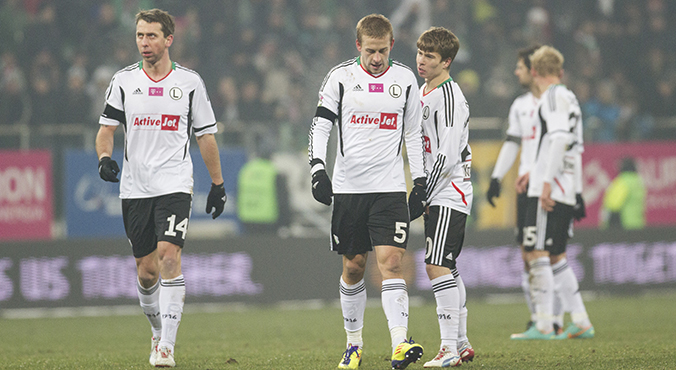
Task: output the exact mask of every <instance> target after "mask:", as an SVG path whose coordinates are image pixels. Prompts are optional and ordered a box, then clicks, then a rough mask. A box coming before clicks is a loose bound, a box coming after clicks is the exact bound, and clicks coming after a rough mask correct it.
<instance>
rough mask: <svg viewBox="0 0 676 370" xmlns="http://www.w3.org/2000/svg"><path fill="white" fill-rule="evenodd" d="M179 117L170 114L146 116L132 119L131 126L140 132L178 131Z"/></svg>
mask: <svg viewBox="0 0 676 370" xmlns="http://www.w3.org/2000/svg"><path fill="white" fill-rule="evenodd" d="M180 119H181V116H176V115H171V114H148V115H143V116H137V117H134V120H133V124H132V126H133V127H134V128H136V129H140V130H158V129H159V130H162V131H178V122H179V121H180Z"/></svg>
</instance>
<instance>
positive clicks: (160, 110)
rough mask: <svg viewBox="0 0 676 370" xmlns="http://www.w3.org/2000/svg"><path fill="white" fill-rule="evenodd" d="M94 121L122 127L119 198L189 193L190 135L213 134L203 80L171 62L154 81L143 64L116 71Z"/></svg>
mask: <svg viewBox="0 0 676 370" xmlns="http://www.w3.org/2000/svg"><path fill="white" fill-rule="evenodd" d="M99 124H102V125H111V126H118V125H120V124H122V125H123V127H124V133H125V143H124V163H123V166H122V175H121V176H120V198H150V197H155V196H159V195H164V194H171V193H179V192H180V193H190V194H192V187H193V178H192V174H193V170H192V160H191V158H190V136H191V134H192V132H193V131H194V132H195V135H197V136H201V135H204V134H211V133H216V132H217V128H216V119H215V117H214V112H213V110H212V108H211V103H210V102H209V97H208V95H207V91H206V87H205V86H204V82H203V81H202V79H201V78H200V76H199V75H198V74H197V72H195V71H192V70H190V69H187V68H185V67H182V66H180V65H178V64H176V63H173V64H172V69H171V72H169V74H168V75H167V76H166V77H165V78H163V79H161V80H159V81H153V80H152V79H150V77H148V75H147V74H146V73H145V71H144V70H143V68H142V62H139V63H135V64H133V65H131V66H129V67H127V68H124V69H122V70H120V71H118V72H117V73H116V74H115V75H114V76H113V78H112V80H111V81H110V86H108V90H107V91H106V107H105V109H104V112H103V114H102V115H101V118H100V119H99Z"/></svg>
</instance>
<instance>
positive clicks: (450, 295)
mask: <svg viewBox="0 0 676 370" xmlns="http://www.w3.org/2000/svg"><path fill="white" fill-rule="evenodd" d="M431 282H432V291H434V299H435V300H436V301H437V320H439V332H440V334H441V347H447V348H450V350H451V352H452V353H453V354H456V355H457V354H458V326H459V325H460V292H459V291H458V286H457V285H456V283H455V279H454V278H453V275H451V274H448V275H443V276H440V277H438V278H436V279H433V280H431Z"/></svg>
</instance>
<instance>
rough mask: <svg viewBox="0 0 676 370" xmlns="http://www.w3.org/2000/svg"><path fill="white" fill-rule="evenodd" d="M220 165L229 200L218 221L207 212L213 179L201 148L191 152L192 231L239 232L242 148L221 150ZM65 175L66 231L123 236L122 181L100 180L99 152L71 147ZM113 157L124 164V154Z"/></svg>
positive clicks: (70, 235)
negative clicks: (238, 193) (120, 195)
mask: <svg viewBox="0 0 676 370" xmlns="http://www.w3.org/2000/svg"><path fill="white" fill-rule="evenodd" d="M220 153H221V167H222V169H223V178H224V179H225V184H224V186H225V192H226V194H227V195H228V202H227V203H226V204H225V210H224V211H223V214H222V215H221V216H220V217H218V218H217V219H216V220H212V219H211V216H210V215H208V214H207V213H206V211H205V209H206V201H207V195H208V194H209V189H210V188H211V179H210V177H209V172H208V171H207V168H206V166H205V165H204V162H203V161H202V157H201V155H200V153H199V151H198V150H193V151H191V152H190V155H191V156H192V159H193V178H194V179H195V185H194V188H193V193H194V194H193V203H192V206H193V210H192V215H191V217H190V225H191V230H194V231H195V232H198V233H202V232H209V233H211V234H218V233H238V232H239V228H240V226H239V221H238V219H237V174H238V173H239V170H240V169H241V168H242V166H243V165H244V164H245V163H246V160H247V157H246V152H245V151H244V150H243V149H222V150H221V151H220ZM64 159H65V161H66V163H65V169H66V175H65V186H64V194H63V196H64V198H65V200H66V201H65V208H66V230H67V235H68V237H76V238H77V237H94V236H95V237H124V235H125V233H124V226H123V224H122V204H121V202H120V198H119V194H120V192H119V184H117V183H110V182H105V181H103V180H101V178H100V177H99V174H98V172H97V171H96V168H97V160H96V153H94V152H92V151H86V150H68V151H67V152H66V153H65V157H64ZM113 159H114V160H115V161H117V163H118V164H120V166H122V153H121V151H118V152H117V153H115V154H113Z"/></svg>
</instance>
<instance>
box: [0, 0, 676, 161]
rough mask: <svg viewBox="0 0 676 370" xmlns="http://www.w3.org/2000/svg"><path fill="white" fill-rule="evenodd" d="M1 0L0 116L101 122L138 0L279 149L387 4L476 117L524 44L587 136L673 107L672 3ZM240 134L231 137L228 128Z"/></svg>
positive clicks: (188, 62) (507, 77)
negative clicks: (160, 17) (560, 82)
mask: <svg viewBox="0 0 676 370" xmlns="http://www.w3.org/2000/svg"><path fill="white" fill-rule="evenodd" d="M1 4H2V5H0V40H2V42H0V97H1V98H0V125H1V124H15V123H23V124H27V125H29V126H30V127H34V126H36V125H55V124H64V123H68V124H72V123H77V124H86V125H94V126H95V125H96V122H97V121H98V116H99V115H100V114H101V111H102V109H103V101H104V96H103V95H104V93H105V89H106V87H107V86H108V83H109V82H110V79H111V77H112V75H113V74H114V73H115V72H116V71H117V70H119V69H121V68H123V67H125V66H127V65H129V64H131V63H134V62H135V61H138V60H140V57H139V55H138V52H137V50H136V45H135V42H134V31H135V23H134V16H135V14H136V13H137V11H138V10H139V9H148V8H153V7H160V8H162V9H164V10H167V11H169V12H170V13H171V14H173V15H174V16H175V18H176V32H175V41H174V44H173V45H172V47H171V49H170V55H171V58H172V60H174V61H177V62H178V63H180V64H182V65H184V66H186V67H188V68H192V69H195V70H196V71H198V72H199V73H200V74H201V75H202V77H203V79H204V80H205V83H206V84H207V89H208V91H209V94H210V97H211V101H212V104H213V107H214V111H215V113H216V117H217V119H218V120H219V121H220V122H222V123H223V124H224V127H225V128H226V129H228V130H231V131H232V132H237V130H247V129H249V128H250V127H258V128H259V129H260V130H261V131H263V132H265V133H266V135H268V136H271V137H273V138H279V140H272V142H274V143H275V144H276V145H279V146H280V148H278V149H281V150H284V149H292V150H296V149H300V148H303V147H306V145H307V129H308V127H309V123H310V120H311V119H312V116H313V115H314V110H315V107H316V101H317V91H318V89H319V86H320V84H321V81H322V79H323V78H324V76H325V75H326V73H327V72H328V71H329V70H330V69H331V68H332V67H333V66H334V65H336V64H338V63H340V62H342V61H344V60H347V59H349V58H351V57H354V56H356V55H357V51H356V49H355V44H354V41H355V38H356V36H355V31H354V29H355V25H356V22H357V21H358V20H359V19H360V18H361V17H362V16H364V15H366V14H370V13H381V14H384V15H386V16H387V17H389V18H390V20H391V21H392V23H393V25H394V27H395V46H394V49H393V51H392V54H391V57H392V58H394V59H397V60H399V61H401V62H404V63H406V64H407V65H409V66H411V67H414V65H415V50H416V49H415V41H416V39H417V37H418V35H419V34H420V33H421V32H422V31H424V30H425V29H427V28H429V27H430V26H432V25H435V26H444V27H447V28H449V29H451V30H452V31H453V32H454V33H456V35H458V37H459V38H460V41H461V48H460V53H459V54H458V56H457V58H456V60H455V61H454V63H453V65H452V68H451V75H452V76H453V78H454V79H455V80H456V81H457V82H458V83H459V84H460V85H461V87H462V89H463V91H464V93H465V95H466V96H467V99H468V101H469V103H470V109H471V112H472V116H473V117H506V116H507V112H508V109H509V105H510V104H511V102H512V101H513V99H514V98H515V97H516V96H517V95H518V94H520V93H522V92H523V90H522V88H521V87H520V86H518V83H517V80H516V78H515V77H514V76H513V74H512V72H513V70H514V66H515V63H516V52H517V50H518V49H519V48H522V47H526V46H529V45H532V44H535V43H538V44H550V45H553V46H555V47H556V48H558V49H559V50H561V51H562V52H563V54H564V56H565V57H566V62H565V64H564V68H565V75H564V82H565V83H566V85H568V86H569V87H570V88H571V89H572V90H573V91H575V93H576V94H577V96H578V98H579V99H580V103H581V104H582V109H583V113H584V119H585V125H586V127H585V132H586V135H587V138H586V140H589V141H597V142H601V141H605V142H608V141H625V140H642V139H654V138H655V136H656V135H654V130H653V127H654V125H655V120H656V119H659V118H662V117H672V116H676V38H674V37H671V36H670V35H673V34H674V31H676V16H675V15H676V3H674V2H673V1H667V0H566V1H558V0H509V1H506V0H472V1H466V0H400V1H379V0H196V1H180V0H163V1H158V0H157V1H153V0H100V1H87V0H58V1H57V0H4V1H2V2H1ZM233 137H235V139H233V140H237V139H236V136H233Z"/></svg>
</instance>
